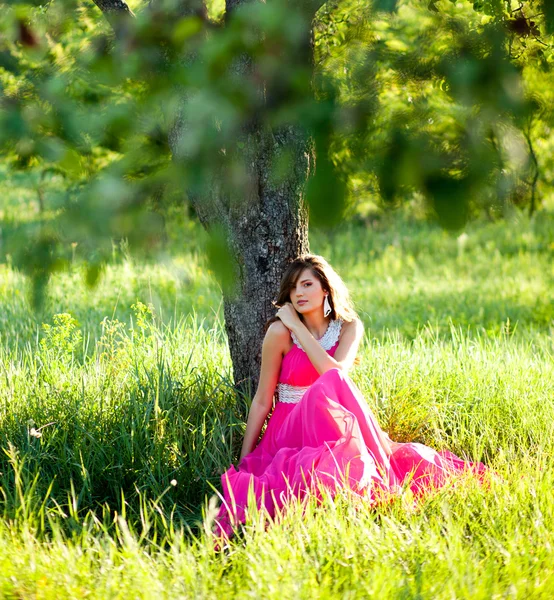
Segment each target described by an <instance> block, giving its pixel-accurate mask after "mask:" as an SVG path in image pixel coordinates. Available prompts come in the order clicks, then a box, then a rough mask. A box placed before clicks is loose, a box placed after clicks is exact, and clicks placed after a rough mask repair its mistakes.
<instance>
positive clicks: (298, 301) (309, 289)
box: [290, 268, 325, 315]
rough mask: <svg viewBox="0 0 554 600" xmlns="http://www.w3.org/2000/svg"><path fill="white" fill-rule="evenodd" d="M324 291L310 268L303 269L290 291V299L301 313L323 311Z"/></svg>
mask: <svg viewBox="0 0 554 600" xmlns="http://www.w3.org/2000/svg"><path fill="white" fill-rule="evenodd" d="M324 300H325V292H324V291H323V288H322V287H321V282H320V281H319V279H318V278H317V277H316V276H315V275H314V273H313V271H312V270H311V269H308V268H307V269H304V271H302V272H301V273H300V275H299V277H298V279H297V280H296V285H295V286H294V287H293V288H292V289H291V291H290V301H291V302H292V305H293V306H294V308H295V309H296V310H297V311H298V312H299V313H300V314H302V315H305V314H306V313H311V312H314V311H318V310H321V311H323V302H324Z"/></svg>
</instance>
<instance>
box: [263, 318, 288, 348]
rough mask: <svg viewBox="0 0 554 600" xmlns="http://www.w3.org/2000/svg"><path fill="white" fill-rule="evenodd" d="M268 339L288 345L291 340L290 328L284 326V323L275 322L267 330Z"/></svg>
mask: <svg viewBox="0 0 554 600" xmlns="http://www.w3.org/2000/svg"><path fill="white" fill-rule="evenodd" d="M265 335H266V337H269V338H271V340H272V341H276V342H283V343H286V342H287V341H288V340H289V339H290V331H289V328H288V327H287V326H286V325H284V323H283V321H281V320H279V321H274V322H273V323H272V324H271V325H270V326H269V327H268V329H267V332H266V334H265Z"/></svg>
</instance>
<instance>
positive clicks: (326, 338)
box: [290, 319, 342, 352]
mask: <svg viewBox="0 0 554 600" xmlns="http://www.w3.org/2000/svg"><path fill="white" fill-rule="evenodd" d="M341 327H342V319H334V320H332V321H329V325H327V331H326V332H325V333H324V334H323V337H321V338H320V339H319V340H317V341H318V342H319V344H320V345H321V346H322V347H323V348H324V349H325V350H331V348H332V347H333V346H334V345H335V344H336V343H337V341H338V339H339V335H340V330H341ZM290 335H291V337H292V341H293V342H294V343H295V344H296V345H297V346H298V347H299V348H300V350H302V351H303V352H304V351H305V350H304V348H302V346H301V344H300V342H299V341H298V338H297V337H296V335H295V334H294V333H293V332H292V331H291V332H290Z"/></svg>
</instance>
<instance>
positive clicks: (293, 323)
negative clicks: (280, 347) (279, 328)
mask: <svg viewBox="0 0 554 600" xmlns="http://www.w3.org/2000/svg"><path fill="white" fill-rule="evenodd" d="M276 316H277V317H279V318H280V319H281V321H282V322H283V325H284V326H285V327H287V328H288V329H290V330H291V331H294V329H295V328H296V327H298V326H299V325H301V324H302V321H301V320H300V317H299V316H298V313H297V312H296V309H295V308H294V306H293V305H292V302H286V303H285V304H283V306H281V308H280V309H279V310H278V311H277V314H276Z"/></svg>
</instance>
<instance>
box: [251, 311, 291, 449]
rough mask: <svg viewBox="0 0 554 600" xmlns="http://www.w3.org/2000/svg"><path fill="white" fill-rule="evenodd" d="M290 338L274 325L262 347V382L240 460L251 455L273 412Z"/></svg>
mask: <svg viewBox="0 0 554 600" xmlns="http://www.w3.org/2000/svg"><path fill="white" fill-rule="evenodd" d="M289 337H290V334H289V332H288V329H287V328H286V327H285V326H284V325H283V323H281V322H275V323H272V324H271V325H270V326H269V329H268V330H267V332H266V334H265V337H264V341H263V345H262V366H261V370H260V380H259V383H258V389H257V391H256V394H255V396H254V399H253V400H252V404H251V405H250V410H249V412H248V420H247V422H246V432H245V434H244V440H243V442H242V450H241V453H240V460H242V459H243V458H244V457H245V456H246V455H247V454H250V452H252V450H253V449H254V447H255V446H256V442H257V441H258V438H259V437H260V431H261V429H262V425H263V424H264V422H265V419H266V417H267V415H268V413H269V411H270V410H271V406H272V403H273V395H274V393H275V387H276V386H277V380H278V379H279V370H280V368H281V362H282V360H283V354H284V351H285V348H286V343H287V341H288V339H289Z"/></svg>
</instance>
